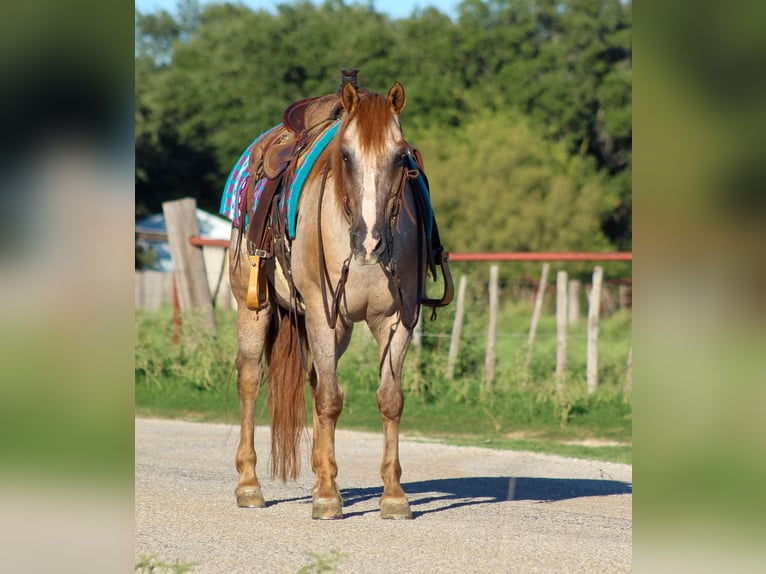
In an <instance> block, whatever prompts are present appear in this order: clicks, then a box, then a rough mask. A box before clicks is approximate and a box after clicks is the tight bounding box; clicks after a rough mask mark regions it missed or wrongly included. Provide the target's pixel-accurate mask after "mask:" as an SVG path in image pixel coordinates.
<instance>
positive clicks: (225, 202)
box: [219, 121, 340, 239]
mask: <svg viewBox="0 0 766 574" xmlns="http://www.w3.org/2000/svg"><path fill="white" fill-rule="evenodd" d="M339 126H340V122H339V121H336V122H334V123H333V124H332V125H331V126H330V127H329V128H328V129H326V130H325V131H324V133H322V134H321V135H320V136H319V137H318V138H317V139H316V140H315V141H314V143H313V144H312V145H311V146H310V147H309V149H308V151H307V152H306V153H304V154H302V155H301V157H300V158H298V162H297V166H296V169H295V176H294V177H292V178H291V179H290V181H289V183H288V184H287V186H286V188H285V190H284V193H283V194H282V197H281V199H280V210H281V211H282V214H283V216H284V217H285V218H286V221H287V232H288V233H287V234H288V236H289V237H290V239H295V222H296V220H297V218H298V199H299V198H300V193H301V189H303V184H304V183H305V182H306V178H307V177H308V175H309V173H310V172H311V169H312V168H313V167H314V164H315V163H316V160H317V158H318V157H319V155H320V154H321V153H322V152H323V151H324V149H325V148H326V147H327V145H328V144H329V143H330V142H331V141H332V138H333V137H335V134H336V133H337V131H338V127H339ZM281 127H282V124H277V125H276V126H274V127H273V128H271V129H270V130H268V131H266V132H264V133H262V134H261V135H259V136H258V137H257V138H255V140H253V143H251V144H250V145H249V146H248V147H247V149H246V150H245V151H244V152H242V155H240V156H239V159H238V160H237V163H236V164H234V168H233V169H232V170H231V172H230V173H229V177H228V179H227V180H226V185H225V186H224V188H223V196H222V197H221V207H220V209H219V213H220V214H221V215H223V216H225V217H228V218H229V219H231V220H232V227H237V228H239V227H240V226H247V223H248V214H247V213H244V214H243V213H242V211H243V209H242V206H243V205H244V204H245V201H244V199H245V198H244V197H243V194H244V191H245V189H247V184H248V181H249V180H250V177H251V176H250V173H249V171H248V166H249V163H250V152H251V150H252V149H253V146H255V145H256V144H257V143H258V142H259V141H261V140H262V139H263V138H264V137H266V136H268V135H269V134H271V133H272V132H273V131H275V130H277V129H279V128H281ZM265 185H266V178H265V177H263V178H261V179H260V180H258V181H257V182H256V183H255V187H254V189H253V195H254V199H253V211H255V209H256V208H257V206H258V200H259V199H260V197H261V193H262V192H263V188H264V186H265ZM243 215H244V220H243Z"/></svg>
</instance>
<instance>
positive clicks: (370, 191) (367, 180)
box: [362, 154, 378, 257]
mask: <svg viewBox="0 0 766 574" xmlns="http://www.w3.org/2000/svg"><path fill="white" fill-rule="evenodd" d="M365 155H366V156H368V157H364V158H363V160H362V165H363V166H364V167H363V171H362V219H363V220H364V223H365V225H366V226H367V235H366V236H365V238H364V243H363V246H364V251H365V253H366V254H367V257H369V256H370V255H372V251H373V250H374V249H375V247H377V245H378V240H376V239H375V238H373V236H372V230H373V229H375V224H376V223H377V221H376V219H377V205H376V199H377V194H376V193H375V163H374V162H375V159H374V158H373V157H369V156H370V154H365Z"/></svg>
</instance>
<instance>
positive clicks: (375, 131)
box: [346, 92, 395, 154]
mask: <svg viewBox="0 0 766 574" xmlns="http://www.w3.org/2000/svg"><path fill="white" fill-rule="evenodd" d="M353 121H356V131H357V134H358V137H359V146H360V148H361V151H362V152H371V153H376V154H377V153H380V152H382V151H384V150H385V149H386V147H387V146H388V145H389V142H390V140H389V134H390V131H389V130H390V129H391V123H392V122H393V121H395V118H394V114H393V112H392V111H391V107H390V105H389V103H388V100H387V99H386V98H385V97H384V96H382V95H381V94H377V93H374V92H373V93H369V94H365V95H364V96H363V97H362V98H360V99H359V104H358V107H357V109H356V110H355V111H354V114H353V115H352V116H351V117H349V118H348V124H347V125H346V128H347V127H348V125H350V123H351V122H353Z"/></svg>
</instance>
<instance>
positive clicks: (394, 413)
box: [377, 385, 404, 419]
mask: <svg viewBox="0 0 766 574" xmlns="http://www.w3.org/2000/svg"><path fill="white" fill-rule="evenodd" d="M377 396H378V410H379V411H380V414H381V415H382V416H383V417H384V418H386V419H398V418H399V417H400V416H401V415H402V410H403V409H404V395H403V394H402V388H401V386H399V385H395V386H394V385H388V386H381V387H380V388H379V389H378V392H377Z"/></svg>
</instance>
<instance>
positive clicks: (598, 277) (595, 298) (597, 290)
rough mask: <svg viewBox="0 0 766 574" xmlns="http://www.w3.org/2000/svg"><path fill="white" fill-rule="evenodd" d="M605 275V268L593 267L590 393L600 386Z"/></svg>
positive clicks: (589, 328)
mask: <svg viewBox="0 0 766 574" xmlns="http://www.w3.org/2000/svg"><path fill="white" fill-rule="evenodd" d="M603 277H604V270H603V269H602V268H601V267H599V266H596V267H595V268H594V269H593V287H592V289H591V290H590V297H589V300H588V357H587V362H586V367H585V371H586V379H587V388H588V394H589V395H592V394H593V393H595V392H596V389H597V388H598V316H599V310H600V308H601V281H602V279H603Z"/></svg>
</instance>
